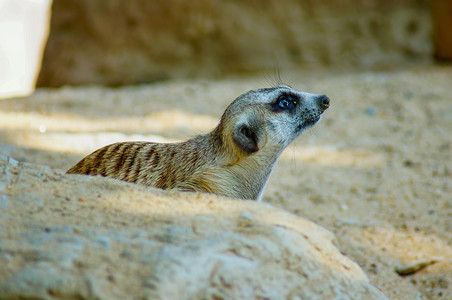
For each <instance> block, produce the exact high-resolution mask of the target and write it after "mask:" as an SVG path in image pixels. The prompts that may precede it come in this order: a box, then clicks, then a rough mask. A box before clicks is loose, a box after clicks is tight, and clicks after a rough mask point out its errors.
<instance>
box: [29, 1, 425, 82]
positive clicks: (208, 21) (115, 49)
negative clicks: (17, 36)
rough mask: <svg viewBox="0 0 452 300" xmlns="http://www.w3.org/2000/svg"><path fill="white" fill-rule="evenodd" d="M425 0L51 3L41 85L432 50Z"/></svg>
mask: <svg viewBox="0 0 452 300" xmlns="http://www.w3.org/2000/svg"><path fill="white" fill-rule="evenodd" d="M431 28H432V26H431V18H430V13H429V9H428V1H427V0H421V1H418V0H400V1H381V0H367V1H355V0H332V1H331V0H329V1H310V0H302V1H300V0H284V1H276V0H270V1H211V0H197V1H180V0H169V1H168V0H167V1H148V0H130V1H115V0H54V1H53V8H52V25H51V33H50V37H49V41H48V45H47V48H46V53H45V57H44V62H43V68H42V71H41V74H40V78H39V82H38V83H39V85H40V86H61V85H65V84H72V85H79V84H88V83H97V84H107V85H121V84H135V83H141V82H150V81H153V80H159V79H165V78H176V77H178V78H180V77H191V76H208V77H211V76H221V75H225V74H231V73H240V72H254V71H261V70H266V71H273V70H274V68H275V67H276V68H281V69H286V68H297V67H300V66H303V67H306V66H312V67H315V68H318V67H325V66H342V67H350V66H353V67H356V66H358V67H364V68H369V67H375V66H376V67H387V66H392V65H394V64H396V63H406V62H408V61H412V60H413V59H424V60H425V59H428V58H429V57H430V56H431V54H432V52H433V51H432V45H431V44H432V43H431Z"/></svg>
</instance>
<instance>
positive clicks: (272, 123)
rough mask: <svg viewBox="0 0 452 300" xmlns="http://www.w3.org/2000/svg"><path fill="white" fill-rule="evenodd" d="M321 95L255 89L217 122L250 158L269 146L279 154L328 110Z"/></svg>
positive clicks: (286, 89)
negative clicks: (279, 151)
mask: <svg viewBox="0 0 452 300" xmlns="http://www.w3.org/2000/svg"><path fill="white" fill-rule="evenodd" d="M329 104H330V100H329V98H328V97H327V96H325V95H318V94H311V93H306V92H301V91H297V90H295V89H293V88H291V87H290V86H288V85H278V86H277V87H274V88H266V89H256V90H252V91H249V92H247V93H245V94H243V95H241V96H239V97H238V98H237V99H236V100H235V101H234V102H232V103H231V105H229V107H228V108H227V109H226V111H225V113H224V114H223V117H222V119H221V122H220V123H221V124H222V125H223V126H224V127H225V128H228V129H227V130H223V133H224V134H230V135H231V137H232V140H233V142H234V144H235V145H236V146H237V147H238V148H239V149H241V150H242V151H244V152H246V153H248V154H252V153H254V152H257V151H259V150H260V149H262V148H263V147H268V146H269V145H272V146H273V147H272V148H274V147H279V148H280V149H281V150H282V149H284V148H285V147H287V146H288V145H289V144H290V143H291V142H292V141H293V140H294V139H295V138H297V137H298V136H299V135H300V134H301V133H302V132H303V131H304V130H306V129H307V128H309V127H312V126H313V125H315V124H316V123H317V122H318V121H319V120H320V118H321V115H322V113H323V112H324V111H325V110H326V109H327V108H328V107H329Z"/></svg>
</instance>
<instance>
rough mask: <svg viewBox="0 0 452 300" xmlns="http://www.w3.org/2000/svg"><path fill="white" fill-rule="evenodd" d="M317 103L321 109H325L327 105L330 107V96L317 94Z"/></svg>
mask: <svg viewBox="0 0 452 300" xmlns="http://www.w3.org/2000/svg"><path fill="white" fill-rule="evenodd" d="M317 105H318V106H319V107H320V108H321V109H323V110H325V109H327V108H328V107H330V98H328V96H325V95H320V96H318V97H317Z"/></svg>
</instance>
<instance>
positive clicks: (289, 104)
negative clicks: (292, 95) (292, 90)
mask: <svg viewBox="0 0 452 300" xmlns="http://www.w3.org/2000/svg"><path fill="white" fill-rule="evenodd" d="M278 106H279V108H281V109H292V108H293V106H294V102H293V101H291V100H288V99H287V98H281V99H279V100H278Z"/></svg>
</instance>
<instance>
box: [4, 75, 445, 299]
mask: <svg viewBox="0 0 452 300" xmlns="http://www.w3.org/2000/svg"><path fill="white" fill-rule="evenodd" d="M266 77H267V78H270V79H266ZM272 77H273V76H266V75H258V76H254V77H243V78H237V77H235V78H227V79H222V80H201V79H197V80H185V81H182V80H180V81H167V82H160V83H154V84H149V85H139V86H128V87H120V88H115V89H112V88H105V87H97V86H83V87H63V88H61V89H39V90H37V91H36V92H35V94H33V95H32V96H30V97H26V98H22V99H9V100H1V101H0V152H1V154H3V155H9V156H12V157H14V159H16V160H19V161H26V162H33V163H38V164H42V165H47V166H50V167H52V168H58V169H67V168H69V167H70V166H72V165H73V164H75V163H76V162H77V161H78V160H79V159H81V158H82V157H83V156H84V155H86V154H88V153H89V152H90V151H93V150H95V149H97V148H99V147H101V146H103V145H106V144H108V143H112V142H116V141H125V140H152V141H177V140H183V139H186V138H188V137H191V136H194V135H196V134H201V133H204V132H208V131H209V130H210V129H212V128H213V127H214V126H215V125H216V123H217V121H218V119H219V117H220V116H221V114H222V112H223V111H224V109H225V107H226V106H227V105H228V104H229V103H230V102H231V101H232V100H233V99H234V98H235V97H237V96H238V95H239V94H241V93H242V92H245V91H247V90H250V89H253V88H257V87H264V86H269V85H273V84H274V79H272ZM282 79H283V81H284V82H285V83H288V84H290V85H292V86H293V87H294V88H297V89H300V90H305V91H309V92H313V93H323V94H327V95H328V96H329V97H330V98H331V100H332V103H331V107H330V108H329V109H328V110H327V111H326V112H325V114H324V116H323V119H322V121H321V122H320V123H319V124H318V125H316V126H315V127H314V128H313V129H311V130H309V131H307V132H305V133H304V134H303V135H302V136H301V137H300V138H298V139H297V140H296V142H295V143H294V144H293V145H292V146H290V147H289V148H288V149H287V150H286V151H285V152H284V154H283V155H282V157H281V159H280V161H279V163H278V165H277V167H276V168H275V171H274V173H273V176H272V178H271V179H270V182H269V184H268V186H267V190H266V192H265V195H264V198H263V200H264V202H268V203H270V204H271V205H274V206H277V207H281V208H283V209H285V210H287V211H290V212H293V213H295V214H297V215H300V216H303V217H306V218H308V219H310V220H312V221H314V222H315V223H317V224H319V225H321V226H323V227H325V228H327V229H329V230H331V231H332V232H334V233H335V234H336V236H337V238H338V246H339V248H340V249H341V251H343V252H344V253H345V254H346V255H347V256H348V257H350V258H351V259H353V260H354V261H356V262H358V263H359V265H360V266H361V267H362V268H363V270H364V271H365V272H366V274H367V276H368V277H369V278H370V280H371V283H372V284H374V285H375V286H377V287H378V288H379V289H381V290H382V291H383V292H384V293H385V294H386V295H387V296H388V297H390V298H392V299H413V298H416V297H417V298H420V297H425V298H426V299H451V298H452V159H451V156H452V145H451V143H452V138H451V136H452V135H451V129H452V96H450V95H452V67H450V66H417V67H405V68H401V69H396V70H389V71H383V72H362V71H360V72H358V71H353V72H346V71H343V72H338V71H337V72H327V71H318V72H312V71H309V72H308V71H301V70H296V71H287V72H282ZM407 267H408V268H407ZM396 271H398V272H399V273H401V274H402V275H399V274H398V273H397V272H396ZM404 271H405V273H408V274H405V275H403V272H404Z"/></svg>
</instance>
